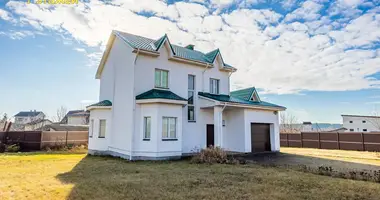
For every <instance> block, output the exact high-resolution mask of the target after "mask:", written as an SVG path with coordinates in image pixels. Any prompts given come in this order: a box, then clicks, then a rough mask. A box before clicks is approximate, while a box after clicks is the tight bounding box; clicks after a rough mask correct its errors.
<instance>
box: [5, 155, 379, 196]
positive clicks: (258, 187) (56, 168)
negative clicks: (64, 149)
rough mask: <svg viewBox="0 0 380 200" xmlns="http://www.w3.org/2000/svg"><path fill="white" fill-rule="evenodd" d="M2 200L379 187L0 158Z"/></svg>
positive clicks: (238, 171) (265, 172)
mask: <svg viewBox="0 0 380 200" xmlns="http://www.w3.org/2000/svg"><path fill="white" fill-rule="evenodd" d="M0 197H1V199H91V200H95V199H149V200H152V199H165V200H168V199H217V200H222V199H291V200H295V199H379V197H380V184H378V183H373V182H364V181H354V180H347V179H339V178H332V177H327V176H319V175H314V174H310V173H303V172H298V171H294V170H291V169H285V168H271V167H262V166H259V165H254V164H249V165H197V164H189V163H188V161H176V162H128V161H126V160H122V159H116V158H110V157H94V156H87V157H86V155H85V154H54V153H50V154H43V153H32V154H26V153H19V154H5V155H1V156H0Z"/></svg>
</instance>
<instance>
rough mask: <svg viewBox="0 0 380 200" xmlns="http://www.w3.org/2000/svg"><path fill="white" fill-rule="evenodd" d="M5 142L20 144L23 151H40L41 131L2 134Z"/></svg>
mask: <svg viewBox="0 0 380 200" xmlns="http://www.w3.org/2000/svg"><path fill="white" fill-rule="evenodd" d="M0 135H1V136H0V137H2V138H3V142H7V143H19V144H20V149H21V151H35V150H39V149H40V141H41V131H10V132H2V133H0Z"/></svg>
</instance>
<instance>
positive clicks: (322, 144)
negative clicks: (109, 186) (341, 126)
mask: <svg viewBox="0 0 380 200" xmlns="http://www.w3.org/2000/svg"><path fill="white" fill-rule="evenodd" d="M280 143H281V146H282V147H303V148H318V149H341V150H357V151H380V132H370V133H361V132H341V133H332V132H302V133H281V134H280Z"/></svg>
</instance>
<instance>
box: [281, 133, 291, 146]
mask: <svg viewBox="0 0 380 200" xmlns="http://www.w3.org/2000/svg"><path fill="white" fill-rule="evenodd" d="M280 146H281V147H288V146H289V144H288V134H287V133H280Z"/></svg>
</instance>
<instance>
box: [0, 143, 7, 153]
mask: <svg viewBox="0 0 380 200" xmlns="http://www.w3.org/2000/svg"><path fill="white" fill-rule="evenodd" d="M5 149H6V146H5V144H4V143H1V142H0V153H4V152H5Z"/></svg>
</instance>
